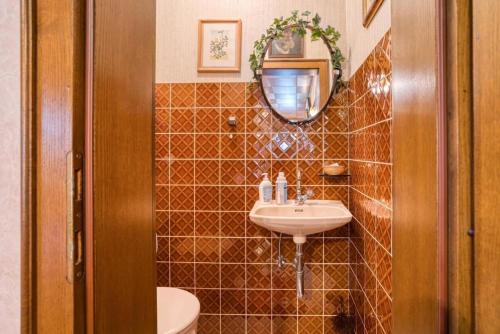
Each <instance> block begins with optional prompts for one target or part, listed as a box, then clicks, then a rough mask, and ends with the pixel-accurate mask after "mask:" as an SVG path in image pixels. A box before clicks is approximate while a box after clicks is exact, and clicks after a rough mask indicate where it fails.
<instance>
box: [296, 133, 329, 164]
mask: <svg viewBox="0 0 500 334" xmlns="http://www.w3.org/2000/svg"><path fill="white" fill-rule="evenodd" d="M323 139H324V136H323V134H322V133H319V134H318V133H308V134H300V135H299V136H298V149H299V154H298V158H299V159H301V160H302V159H306V160H310V159H323Z"/></svg>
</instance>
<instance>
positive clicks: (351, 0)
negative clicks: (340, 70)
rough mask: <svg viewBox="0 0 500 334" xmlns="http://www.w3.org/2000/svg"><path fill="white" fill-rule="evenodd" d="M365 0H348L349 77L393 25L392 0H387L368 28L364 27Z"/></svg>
mask: <svg viewBox="0 0 500 334" xmlns="http://www.w3.org/2000/svg"><path fill="white" fill-rule="evenodd" d="M362 4H363V0H347V2H346V41H347V50H348V51H347V58H348V59H349V62H348V64H349V66H348V67H350V68H347V73H349V75H348V77H350V76H351V75H352V74H354V73H355V72H356V70H357V69H358V68H359V66H360V65H361V64H363V62H364V60H365V59H366V57H368V55H369V54H370V52H371V51H372V50H373V48H374V47H375V46H376V45H377V43H378V42H379V41H380V39H381V38H382V37H383V36H384V34H385V33H386V32H387V30H389V28H390V27H391V0H385V1H384V3H383V4H382V6H381V7H380V9H379V11H378V12H377V14H376V15H375V17H374V18H373V20H372V22H371V23H370V25H369V26H368V28H365V27H363V7H362Z"/></svg>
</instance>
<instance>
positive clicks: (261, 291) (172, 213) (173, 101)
mask: <svg viewBox="0 0 500 334" xmlns="http://www.w3.org/2000/svg"><path fill="white" fill-rule="evenodd" d="M384 40H387V41H388V40H389V37H386V38H385V39H384ZM384 40H383V41H382V42H381V43H385V42H384ZM378 49H380V48H377V49H376V50H374V53H372V56H371V57H372V58H375V57H377V58H378V57H379V56H381V55H378V54H377V55H375V53H377V52H379V51H377V50H378ZM382 51H383V52H385V51H386V50H385V49H384V50H382ZM387 59H390V58H388V57H387ZM374 63H376V64H380V65H382V62H381V61H380V62H374ZM386 65H387V64H386ZM386 65H384V66H386ZM388 66H389V67H388V68H389V72H387V73H390V63H388ZM363 68H365V65H363ZM370 70H371V68H369V67H368V66H366V72H367V73H368V72H369V71H370ZM384 70H385V68H384ZM363 73H364V72H363ZM358 77H359V79H358ZM354 79H355V82H354V83H356V81H359V86H360V89H359V90H356V89H353V88H352V87H353V86H352V85H351V89H348V90H345V91H344V92H343V93H342V94H340V95H339V96H337V98H336V99H335V100H334V101H333V102H332V103H331V105H330V107H329V108H328V110H327V112H326V113H325V114H324V115H322V116H321V117H320V118H318V119H317V120H315V121H314V122H312V123H311V124H309V125H307V126H305V127H303V128H302V129H296V128H295V127H291V126H289V125H287V124H286V123H283V122H281V121H280V120H279V119H278V118H276V117H274V116H273V114H272V113H271V112H270V110H269V109H267V108H266V107H265V102H264V101H263V98H262V96H261V95H260V91H259V88H258V87H257V86H255V85H253V84H249V83H182V84H181V83H160V84H157V85H156V131H155V136H156V203H157V205H156V206H157V207H156V210H157V211H156V217H157V236H158V237H157V239H158V254H157V264H158V266H157V268H158V270H157V271H158V285H159V286H175V287H180V288H184V289H186V290H189V291H191V292H193V293H194V294H196V296H197V297H198V298H199V299H200V302H201V314H202V315H201V316H200V320H199V332H200V333H233V334H234V333H259V334H260V333H271V331H272V332H274V333H297V332H299V333H323V332H324V333H335V332H336V331H335V330H334V328H333V326H332V317H333V316H334V315H336V314H338V305H339V304H340V302H341V301H343V302H344V304H345V307H346V309H347V311H350V312H351V313H353V314H357V318H358V323H359V324H360V325H359V326H363V324H364V326H365V327H366V326H367V325H366V324H367V322H366V320H365V318H369V316H367V314H370V313H368V312H366V310H365V308H363V309H361V307H362V305H372V310H373V312H374V313H373V314H377V313H376V311H377V309H378V306H377V304H376V301H374V304H368V303H369V301H368V296H369V295H370V290H369V289H367V288H365V281H364V280H363V279H362V277H360V275H359V272H360V271H361V270H363V271H365V270H366V271H369V270H372V267H370V263H371V262H369V260H372V259H371V258H370V259H368V255H366V256H365V253H364V248H363V249H360V247H361V246H359V245H360V244H363V245H365V244H368V243H370V242H369V241H367V240H371V239H373V242H372V244H373V245H372V246H373V247H374V248H373V251H374V252H377V254H378V253H380V258H384V256H383V255H384V254H387V255H388V259H389V263H388V264H389V266H390V211H391V210H390V202H389V203H387V202H384V200H385V198H384V199H382V198H379V197H377V195H378V194H379V192H383V191H385V192H384V194H386V195H387V194H389V196H390V152H389V153H384V154H388V156H387V155H386V156H384V159H382V158H380V159H378V157H379V156H381V155H380V154H381V153H379V155H377V152H382V151H383V150H386V149H389V150H390V132H389V133H386V134H384V138H383V139H384V140H387V141H388V144H387V145H380V146H381V148H380V149H378V151H377V150H376V149H377V148H378V145H376V144H374V145H375V148H374V150H376V151H375V153H373V154H374V159H371V158H372V157H371V156H370V157H369V156H365V155H364V154H365V153H364V151H365V150H363V155H362V156H361V155H358V154H353V152H352V151H353V150H356V149H358V150H359V151H361V149H360V148H359V146H360V145H365V144H362V141H361V139H360V138H361V137H367V135H366V133H368V132H369V133H372V132H373V134H374V135H375V130H380V131H383V130H385V129H389V130H390V95H389V98H388V101H389V102H388V103H389V114H384V115H382V114H381V115H376V116H375V115H374V118H373V119H371V118H369V117H368V116H366V115H367V114H369V113H370V115H371V112H366V109H367V106H368V101H367V100H369V99H370V97H369V96H368V93H366V92H363V93H364V94H362V92H361V86H362V85H363V84H362V82H361V81H362V80H365V77H364V76H362V75H361V74H356V75H355V77H354ZM356 94H360V96H359V98H358V99H352V97H351V96H355V95H356ZM351 99H352V101H355V102H354V103H352V104H351V103H350V101H351ZM361 99H363V101H365V100H366V102H364V103H365V104H364V105H363V106H361V105H359V104H360V102H359V100H361ZM370 100H373V101H370V102H376V103H379V104H380V102H381V101H380V99H379V97H378V95H377V97H374V98H373V99H370ZM357 109H360V110H362V111H360V113H361V112H362V113H363V116H358V115H354V114H355V110H357ZM386 109H387V108H385V109H384V110H386ZM229 116H235V117H236V119H237V124H236V126H235V127H229V126H228V123H227V119H228V117H229ZM379 116H380V117H382V118H381V119H379V118H376V117H379ZM349 117H351V118H354V119H358V118H359V119H361V118H362V119H363V120H362V121H361V120H358V121H357V123H356V122H353V121H352V120H351V121H349ZM382 119H383V120H386V119H387V121H384V122H381V120H382ZM372 123H373V124H376V125H373V124H372ZM380 135H382V134H380ZM387 136H388V137H387ZM352 140H355V141H356V142H355V145H356V146H353V144H352V143H351V144H350V143H349V141H352ZM363 140H365V139H363ZM375 142H378V141H375ZM350 151H351V152H350ZM384 152H385V151H384ZM377 159H378V160H377ZM334 161H339V162H343V163H345V164H349V163H350V164H351V172H352V173H353V177H352V182H353V185H352V187H350V186H349V182H348V181H349V180H347V179H339V180H336V181H331V180H324V179H323V178H321V177H319V176H318V174H319V173H320V172H321V167H322V165H323V164H326V163H330V162H334ZM366 165H370V166H372V165H373V166H376V168H375V169H376V170H377V173H389V175H388V176H387V175H386V174H384V175H385V177H389V184H388V186H389V188H388V189H385V188H384V189H385V190H383V189H382V188H380V189H379V187H377V186H375V185H374V186H373V187H374V189H373V193H372V192H368V191H367V190H365V188H366V185H367V184H368V181H366V183H365V175H367V173H366V170H367V168H366ZM379 166H380V168H379ZM353 167H354V168H353ZM297 168H300V169H302V170H303V171H304V179H303V184H304V186H305V188H310V189H312V190H313V191H314V196H315V197H316V198H320V199H336V200H341V201H343V202H344V203H345V204H346V205H348V204H351V205H354V208H356V210H355V212H353V213H354V214H355V216H356V222H355V223H354V224H353V228H355V231H356V234H355V236H356V238H353V239H352V240H351V241H350V240H349V233H348V231H349V227H345V228H342V229H340V230H336V231H332V232H328V233H325V234H318V235H314V236H313V237H312V238H310V239H308V241H307V243H306V246H305V255H306V283H305V284H306V297H305V298H304V299H303V300H298V299H297V298H296V297H295V276H294V271H293V268H292V266H291V264H287V265H286V267H285V268H284V269H279V268H278V267H277V266H276V265H275V261H274V258H275V257H276V253H277V244H278V239H277V236H276V235H274V234H272V233H270V232H268V231H267V230H264V229H261V228H259V227H258V226H256V225H254V224H252V223H251V222H250V221H249V220H248V217H247V216H248V212H249V210H250V209H251V207H252V206H253V204H254V202H255V200H256V199H257V185H258V183H259V182H260V178H261V175H262V173H269V174H270V176H271V178H272V180H273V181H274V180H275V179H276V176H277V174H278V172H279V171H284V172H285V174H286V177H287V180H288V183H289V193H290V196H294V193H295V172H296V169H297ZM387 169H388V171H386V170H387ZM354 171H356V173H357V174H354ZM373 177H374V182H375V180H377V177H380V176H378V174H376V173H375V174H374V175H373ZM361 180H363V181H361ZM358 183H363V185H361V184H358ZM380 184H382V183H380ZM349 194H351V199H350V200H349ZM365 202H366V203H368V202H369V203H372V202H373V203H372V204H370V205H371V206H373V208H374V209H376V210H378V211H377V213H376V214H374V216H375V217H384V216H385V215H388V216H389V218H388V220H387V221H384V222H382V223H386V224H389V230H388V231H389V232H388V233H389V248H387V247H385V248H384V246H386V244H385V243H384V242H386V241H385V239H384V241H382V239H383V238H382V237H381V238H378V236H379V235H378V234H376V233H378V232H376V231H373V234H370V230H369V228H373V229H375V227H374V226H378V224H379V223H381V222H379V221H378V220H377V219H376V218H374V219H375V220H377V221H376V222H375V221H373V223H372V225H373V226H372V227H369V226H368V225H367V224H366V223H365V216H366V212H365V211H369V210H372V208H371V207H370V209H367V208H366V207H365V204H364V203H365ZM383 209H386V211H383ZM370 212H371V211H370ZM361 214H362V215H363V217H361V216H360V215H361ZM382 223H381V224H382ZM360 231H363V233H364V234H362V235H361V234H360V233H361V232H360ZM379 232H380V233H382V232H383V233H387V231H386V230H384V231H379ZM358 234H359V235H358ZM365 235H366V236H365ZM384 235H385V234H384ZM368 236H370V237H371V239H367V237H368ZM358 239H360V240H361V241H358ZM379 240H380V241H379ZM379 248H380V249H379ZM366 249H367V250H368V249H369V248H366ZM283 250H284V253H285V256H286V258H287V260H289V261H291V260H292V259H293V255H294V244H293V242H292V240H291V239H290V238H286V240H285V241H284V244H283ZM353 250H355V251H356V252H357V253H356V254H357V256H352V255H350V254H349V252H351V253H352V252H353ZM382 251H385V253H383V252H382ZM378 258H379V257H376V259H378ZM350 260H351V263H350V262H349V261H350ZM378 265H379V264H378V263H377V264H375V267H374V268H373V270H372V271H371V274H372V275H373V277H374V278H375V281H374V282H375V283H376V285H374V286H375V289H376V288H377V287H378V286H379V285H380V289H385V290H384V291H387V292H388V295H387V297H388V298H387V300H388V301H389V300H390V298H389V296H390V290H387V288H386V287H385V286H384V285H383V284H385V280H384V279H382V277H380V278H379V276H377V275H376V273H377V269H378V267H377V266H378ZM380 265H382V266H383V265H387V263H386V262H383V263H381V264H380ZM367 277H368V276H367ZM389 277H390V276H389ZM389 282H390V279H389ZM375 283H374V284H375ZM349 289H353V291H352V292H351V293H349ZM353 303H354V304H355V305H356V306H355V307H354V308H353V307H352V306H353ZM388 303H389V310H390V301H389V302H388ZM385 304H387V302H385ZM385 304H381V305H385ZM384 307H385V306H384ZM355 310H357V311H355ZM379 314H382V313H379ZM377 319H378V323H380V326H385V324H386V322H387V319H386V318H380V317H377ZM389 322H390V318H389ZM360 328H362V327H360Z"/></svg>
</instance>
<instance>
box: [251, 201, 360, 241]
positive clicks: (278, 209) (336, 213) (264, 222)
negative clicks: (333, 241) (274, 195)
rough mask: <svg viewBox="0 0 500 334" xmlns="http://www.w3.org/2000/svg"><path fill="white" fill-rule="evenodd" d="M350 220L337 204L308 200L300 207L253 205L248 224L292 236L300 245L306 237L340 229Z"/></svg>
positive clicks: (340, 204) (343, 207) (268, 204)
mask: <svg viewBox="0 0 500 334" xmlns="http://www.w3.org/2000/svg"><path fill="white" fill-rule="evenodd" d="M351 219H352V214H351V213H350V212H349V210H347V208H346V207H345V206H344V204H342V202H340V201H328V200H308V201H306V202H305V203H304V204H303V205H296V204H295V203H294V202H293V201H288V204H284V205H277V204H275V203H274V201H273V202H272V203H262V202H259V201H257V202H255V205H254V206H253V208H252V211H250V220H251V221H252V222H254V223H255V224H257V225H259V226H262V227H264V228H266V229H268V230H271V231H274V232H281V233H285V234H290V235H293V241H294V242H295V243H298V244H302V243H304V242H305V241H306V236H307V235H310V234H315V233H320V232H325V231H329V230H333V229H335V228H338V227H341V226H343V225H345V224H347V223H348V222H350V221H351Z"/></svg>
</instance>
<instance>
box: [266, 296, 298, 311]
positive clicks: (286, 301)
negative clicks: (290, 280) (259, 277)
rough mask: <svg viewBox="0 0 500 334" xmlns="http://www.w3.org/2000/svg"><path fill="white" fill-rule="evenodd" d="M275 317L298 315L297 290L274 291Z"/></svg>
mask: <svg viewBox="0 0 500 334" xmlns="http://www.w3.org/2000/svg"><path fill="white" fill-rule="evenodd" d="M272 295H273V301H272V302H273V305H272V306H273V315H275V314H282V315H285V314H290V315H292V314H293V315H296V314H297V293H296V291H295V290H273V291H272Z"/></svg>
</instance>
